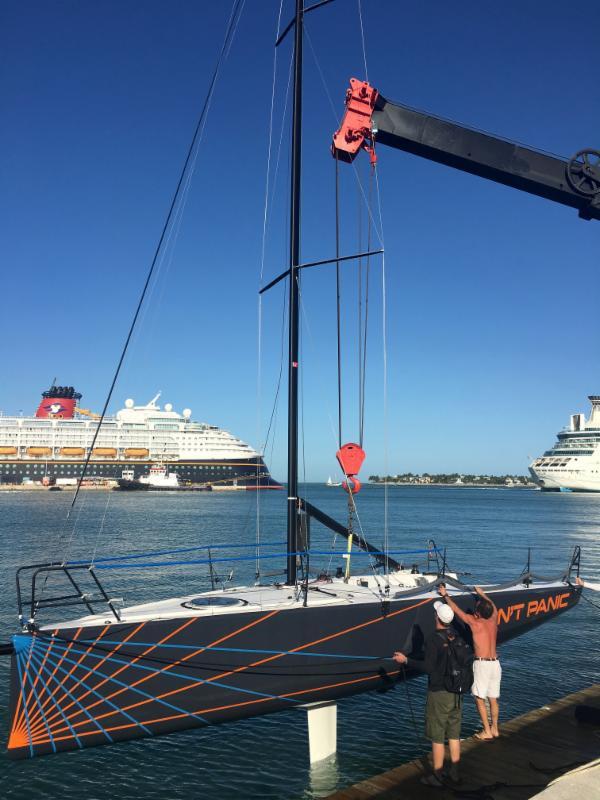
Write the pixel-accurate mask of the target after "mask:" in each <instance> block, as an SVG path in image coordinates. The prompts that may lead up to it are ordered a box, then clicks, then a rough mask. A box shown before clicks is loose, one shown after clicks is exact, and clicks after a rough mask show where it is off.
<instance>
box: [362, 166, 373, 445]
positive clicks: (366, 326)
mask: <svg viewBox="0 0 600 800" xmlns="http://www.w3.org/2000/svg"><path fill="white" fill-rule="evenodd" d="M373 177H374V171H373V168H372V167H371V171H370V175H369V199H368V208H367V211H368V215H367V217H368V219H367V253H369V252H370V251H371V237H372V219H371V207H372V201H373V183H374V179H373ZM370 273H371V257H370V256H367V263H366V269H365V319H364V327H363V337H362V347H363V354H362V369H361V370H360V382H361V385H360V389H359V397H360V428H359V442H358V443H359V444H360V446H361V447H362V446H363V439H364V433H365V386H366V375H367V333H368V330H369V276H370Z"/></svg>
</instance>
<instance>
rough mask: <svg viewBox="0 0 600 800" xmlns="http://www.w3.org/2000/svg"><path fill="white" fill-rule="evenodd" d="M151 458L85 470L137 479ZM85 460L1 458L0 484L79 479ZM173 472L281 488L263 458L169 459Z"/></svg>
mask: <svg viewBox="0 0 600 800" xmlns="http://www.w3.org/2000/svg"><path fill="white" fill-rule="evenodd" d="M154 463H156V462H155V461H152V460H150V459H143V460H136V461H135V462H133V461H124V460H119V461H117V460H108V459H92V460H91V461H90V463H89V465H88V468H87V471H86V478H90V479H93V478H96V479H110V480H118V479H119V478H121V473H122V472H123V470H124V469H128V470H133V472H134V476H133V477H134V479H139V478H140V477H141V476H142V475H146V474H148V472H149V470H150V467H151V465H152V464H154ZM84 464H85V461H84V460H81V459H64V460H63V459H61V460H60V461H59V460H48V461H46V460H44V459H38V460H36V461H33V460H29V461H26V460H23V459H20V460H16V459H9V460H4V459H3V460H0V483H10V484H18V483H22V481H23V479H24V478H25V479H29V480H33V481H41V480H42V479H43V478H49V479H58V478H79V477H80V476H81V473H82V471H83V467H84ZM168 467H169V470H170V471H171V472H176V473H177V474H178V475H179V478H180V480H181V481H185V482H190V483H203V484H215V485H223V486H230V485H233V484H234V482H237V485H238V486H244V487H245V488H247V489H281V488H282V487H281V484H279V483H278V482H277V481H275V480H274V479H273V478H272V477H271V475H270V473H269V470H268V469H267V466H266V465H265V463H264V461H263V460H262V458H258V459H257V458H248V459H235V460H223V461H206V460H205V461H200V460H198V461H195V460H179V461H169V462H168Z"/></svg>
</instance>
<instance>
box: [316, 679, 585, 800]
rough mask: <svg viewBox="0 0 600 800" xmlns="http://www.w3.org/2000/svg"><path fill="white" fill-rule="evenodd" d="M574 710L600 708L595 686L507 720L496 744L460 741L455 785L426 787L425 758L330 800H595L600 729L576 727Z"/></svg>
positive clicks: (345, 790) (377, 776) (336, 794)
mask: <svg viewBox="0 0 600 800" xmlns="http://www.w3.org/2000/svg"><path fill="white" fill-rule="evenodd" d="M577 705H591V706H595V707H596V708H599V709H600V684H594V685H593V686H590V687H589V688H587V689H583V690H582V691H580V692H575V693H574V694H570V695H567V696H566V697H563V698H562V699H560V700H556V701H554V702H553V703H550V704H548V705H547V706H543V707H542V708H538V709H535V710H534V711H529V712H527V713H526V714H522V715H521V716H520V717H516V718H515V719H512V720H510V721H508V722H504V723H503V724H502V725H501V726H500V738H499V739H495V740H492V741H480V740H479V739H476V738H475V737H471V738H470V739H466V740H464V741H463V742H462V761H461V773H462V778H463V783H462V784H461V786H460V787H454V788H450V787H448V788H444V789H440V788H430V787H428V786H424V785H423V784H422V783H421V782H420V780H421V778H422V777H423V775H424V774H425V772H426V770H427V768H428V767H427V764H428V760H427V757H425V756H424V757H423V758H421V759H416V760H415V761H410V762H409V763H406V764H402V765H401V766H399V767H396V768H395V769H391V770H389V771H388V772H384V773H381V774H380V775H375V776H374V777H372V778H369V779H367V780H364V781H361V783H357V784H355V785H354V786H351V787H349V788H347V789H342V790H341V791H338V792H335V793H334V794H332V795H330V796H329V798H328V800H399V799H400V798H402V799H403V800H430V798H439V800H446V799H447V800H450V798H452V800H457V799H458V800H459V799H460V798H461V797H462V798H472V800H524V799H525V798H531V797H536V796H537V795H538V794H540V793H542V792H543V794H542V795H541V797H540V800H542V799H543V800H546V798H548V800H571V798H573V800H600V762H598V763H597V764H593V763H591V762H594V761H596V760H598V759H599V758H600V727H599V726H597V725H590V724H584V723H579V722H577V721H576V719H575V706H577ZM583 765H586V766H585V767H584V766H583ZM578 768H579V769H578ZM561 776H563V777H561ZM557 779H558V780H557ZM555 781H556V782H555ZM549 784H552V786H550V787H549V788H546V787H548V786H549Z"/></svg>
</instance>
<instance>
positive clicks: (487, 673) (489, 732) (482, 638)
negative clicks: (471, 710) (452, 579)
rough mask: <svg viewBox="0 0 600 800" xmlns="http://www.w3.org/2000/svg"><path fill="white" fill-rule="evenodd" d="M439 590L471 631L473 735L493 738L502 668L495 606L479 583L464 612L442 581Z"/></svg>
mask: <svg viewBox="0 0 600 800" xmlns="http://www.w3.org/2000/svg"><path fill="white" fill-rule="evenodd" d="M438 591H439V593H440V594H441V595H442V597H443V598H444V600H445V601H446V602H447V603H448V605H449V606H450V608H451V609H452V610H453V611H454V613H455V614H456V616H457V617H458V618H459V619H460V620H461V621H462V622H464V623H465V625H468V626H469V628H470V629H471V633H472V634H473V649H474V650H475V662H474V663H473V687H472V689H471V692H472V694H473V696H474V697H475V703H476V704H477V711H478V712H479V716H480V717H481V722H482V723H483V730H482V731H481V733H479V734H476V736H477V738H479V739H494V738H496V737H498V736H500V732H499V731H498V715H499V708H498V698H499V697H500V679H501V677H502V668H501V667H500V662H499V661H498V654H497V653H496V636H497V634H498V609H497V608H496V606H495V605H494V602H493V600H491V599H490V598H489V597H488V596H487V594H486V593H485V592H484V591H483V589H481V587H480V586H476V587H475V591H476V592H477V595H478V597H477V600H476V601H475V612H474V613H473V614H465V612H464V611H463V610H462V609H461V608H459V607H458V606H457V605H456V603H455V602H454V600H452V598H451V597H450V596H449V595H448V592H447V591H446V587H445V586H444V584H443V583H442V584H440V586H439V587H438ZM486 699H487V700H488V701H489V704H490V714H491V717H492V722H491V725H490V722H489V719H488V712H487V707H486V704H485V701H486Z"/></svg>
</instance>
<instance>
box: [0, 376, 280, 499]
mask: <svg viewBox="0 0 600 800" xmlns="http://www.w3.org/2000/svg"><path fill="white" fill-rule="evenodd" d="M159 397H160V393H159V394H157V395H156V397H154V398H153V399H152V400H150V402H149V403H146V405H141V406H136V405H135V403H134V401H133V400H126V401H125V407H124V408H122V409H121V410H120V411H118V412H117V414H116V415H115V416H114V417H106V418H105V419H104V421H103V422H102V425H101V428H100V432H99V433H98V437H97V438H96V441H95V442H94V444H93V450H92V453H91V457H90V463H89V466H88V469H87V472H86V477H89V478H114V479H117V478H120V477H121V473H122V471H123V470H124V469H127V470H129V471H131V470H133V473H134V477H135V478H140V477H142V476H143V475H146V474H148V472H149V470H150V467H151V466H152V464H155V463H156V462H160V463H164V464H166V465H167V466H168V467H169V469H170V470H171V471H176V473H177V475H178V476H179V478H180V480H182V481H184V482H189V483H203V484H211V485H214V486H215V487H220V486H224V487H225V486H234V485H235V486H238V487H245V488H247V489H267V488H272V489H275V488H281V487H280V485H279V484H278V483H277V482H276V481H274V480H273V479H272V478H271V476H270V474H269V471H268V469H267V467H266V466H265V463H264V461H263V459H262V456H261V455H260V453H257V452H256V451H255V450H253V449H252V448H251V447H250V445H248V444H246V443H245V442H243V441H242V440H241V439H238V438H237V437H236V436H233V435H232V434H231V433H228V432H227V431H224V430H222V429H221V428H218V427H217V426H216V425H209V424H207V423H205V422H194V421H192V418H191V417H192V412H191V411H190V409H189V408H186V409H184V410H183V412H182V413H181V414H179V413H177V412H176V411H174V410H173V407H172V405H170V404H169V403H167V404H166V405H165V406H164V407H163V408H161V407H160V406H159V405H158V404H157V401H158V399H159ZM80 398H81V394H79V393H78V392H75V390H74V389H73V387H72V386H52V387H51V388H50V389H49V390H48V391H46V392H44V393H43V395H42V401H41V403H40V404H39V406H38V409H37V411H36V414H35V416H33V417H23V416H18V417H12V416H4V415H2V416H0V482H1V483H21V482H23V480H24V479H25V480H26V481H27V480H33V481H43V480H44V479H46V480H50V481H52V480H53V479H59V478H77V477H79V476H80V475H81V472H82V469H83V465H84V463H85V460H86V458H87V457H88V455H89V453H90V448H91V447H92V442H93V439H94V435H95V434H96V431H97V428H98V420H99V417H98V415H97V414H93V413H91V412H89V411H87V410H86V409H82V408H79V407H78V405H77V403H78V401H79V400H80Z"/></svg>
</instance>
